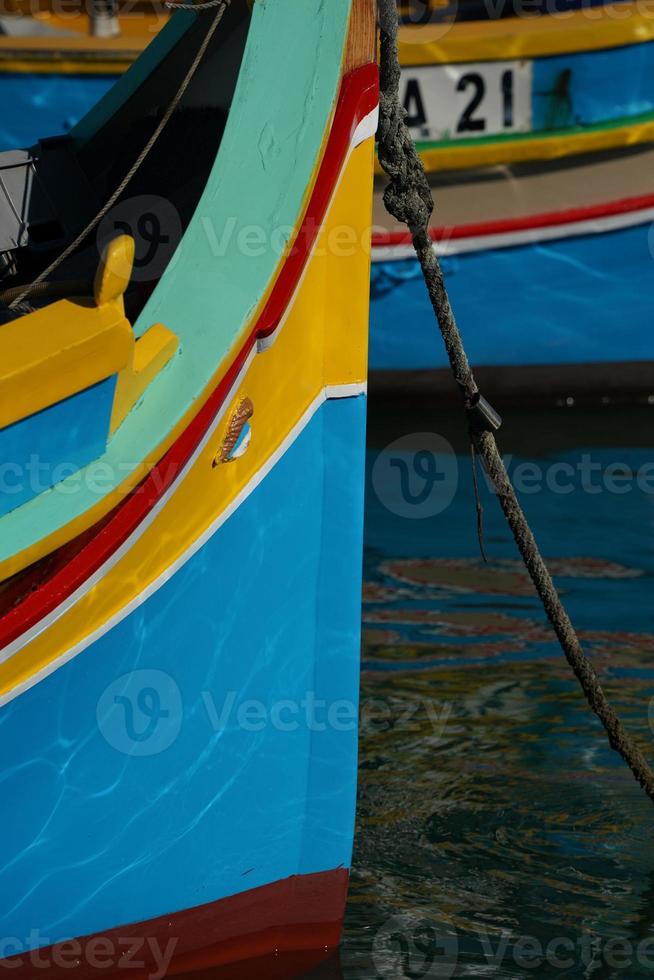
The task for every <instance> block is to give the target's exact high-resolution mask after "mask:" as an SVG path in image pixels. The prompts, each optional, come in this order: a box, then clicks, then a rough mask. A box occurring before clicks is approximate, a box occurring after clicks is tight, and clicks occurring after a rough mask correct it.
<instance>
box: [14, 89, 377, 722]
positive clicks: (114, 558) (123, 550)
mask: <svg viewBox="0 0 654 980" xmlns="http://www.w3.org/2000/svg"><path fill="white" fill-rule="evenodd" d="M378 115H379V107H378V108H377V109H376V110H374V111H373V112H372V113H369V115H368V116H366V117H365V119H363V120H362V122H361V123H360V124H359V126H358V127H357V129H356V130H355V133H354V137H353V140H352V143H351V145H350V149H349V151H348V154H347V156H346V158H345V160H344V161H343V166H342V168H341V173H340V175H339V179H338V181H337V184H336V186H335V188H334V191H333V194H332V197H331V199H330V202H329V205H328V207H327V210H326V212H325V214H326V215H328V214H329V212H330V210H331V207H332V204H333V202H334V199H335V197H336V194H337V192H338V190H339V188H340V185H341V182H342V179H343V175H344V173H345V170H346V168H347V165H348V163H349V161H350V158H351V155H352V152H353V150H354V149H355V147H356V146H357V145H359V144H360V143H361V142H363V141H364V140H365V139H368V138H370V136H371V135H374V134H375V132H376V128H377V118H378ZM371 127H374V128H372V129H371ZM357 139H359V143H357V142H356V140H357ZM316 245H317V241H316V242H315V243H314V246H313V248H312V250H311V252H310V254H309V256H308V257H307V262H306V264H305V267H304V269H303V271H302V275H301V277H300V280H299V282H298V283H297V285H296V288H295V290H294V292H293V296H292V297H291V299H290V302H289V304H288V306H287V308H286V311H285V313H284V316H283V318H282V319H281V321H280V323H279V324H278V326H277V328H276V330H275V332H274V333H273V334H272V335H271V336H270V337H266V338H264V339H263V340H261V341H258V342H257V344H256V346H255V347H254V348H253V349H252V350H251V351H250V353H249V355H248V357H247V360H246V361H245V363H244V364H243V367H242V368H241V370H240V372H239V374H238V376H237V378H236V380H235V381H234V384H233V385H232V387H231V388H230V390H229V392H228V394H227V395H226V396H225V399H224V400H223V403H222V406H221V408H220V410H219V412H218V413H217V415H216V417H215V419H214V421H213V423H212V424H211V426H210V427H209V429H208V430H207V432H206V433H205V435H204V436H203V438H202V440H201V442H200V444H199V445H198V447H197V448H196V450H195V452H194V453H193V455H192V456H191V457H190V459H189V460H188V462H187V463H186V465H185V466H184V467H183V468H182V470H180V472H179V474H178V475H177V477H176V478H175V480H174V481H173V483H172V484H171V486H170V487H169V488H168V490H166V492H165V493H164V494H163V495H162V496H161V497H160V499H159V500H158V501H157V502H156V504H155V505H154V506H153V508H152V509H151V510H150V511H149V512H148V514H147V515H146V517H145V518H144V519H143V521H142V522H141V523H140V524H139V526H138V527H137V528H136V529H135V530H134V531H133V532H132V534H131V535H130V536H129V537H128V538H127V539H126V540H125V541H124V542H123V544H122V545H121V546H120V547H119V548H117V549H116V551H115V552H114V553H113V554H112V555H111V556H110V557H109V558H108V559H107V561H106V562H104V563H103V564H102V565H101V566H100V567H99V568H98V569H97V570H96V571H95V572H94V573H93V574H92V575H91V576H89V578H88V579H86V580H85V581H84V582H83V583H82V585H80V587H79V588H78V589H76V590H75V592H72V593H71V594H70V595H69V596H68V597H67V598H66V599H65V600H64V601H63V602H62V603H60V604H59V605H58V606H57V607H56V609H53V610H52V611H51V612H50V613H49V614H48V615H47V616H45V617H43V619H41V620H39V622H38V623H35V624H34V626H32V627H31V628H30V629H29V630H27V631H26V632H25V633H23V634H21V636H19V637H18V638H17V639H16V640H14V641H13V642H12V643H9V644H7V646H5V647H4V648H2V649H1V650H0V664H2V663H5V662H6V661H7V660H9V659H11V657H13V656H15V655H16V654H17V653H18V652H19V651H20V650H22V649H23V648H24V647H25V646H27V644H29V643H31V642H32V640H34V639H36V638H37V637H38V636H40V635H41V634H42V633H43V632H45V631H46V630H47V629H49V628H50V626H52V625H53V623H55V622H57V620H58V619H60V618H61V617H62V616H64V615H65V614H66V613H67V612H68V611H69V610H70V609H72V607H73V606H75V605H76V604H77V603H78V602H79V601H80V599H82V598H83V597H84V596H85V595H87V593H88V592H90V590H91V589H92V588H94V587H95V586H96V585H97V584H98V583H99V582H100V581H101V580H102V579H103V578H104V577H105V575H107V574H108V572H110V571H111V569H112V568H113V567H114V566H115V565H116V564H117V563H118V562H119V561H120V560H121V559H122V558H123V557H124V556H125V555H126V554H127V552H128V551H129V550H130V549H131V548H132V547H133V545H134V544H135V543H136V541H138V539H139V538H140V537H141V536H142V535H143V534H144V533H145V531H146V530H147V529H148V527H150V525H151V524H152V523H153V521H154V520H155V519H156V518H157V516H158V515H159V514H160V513H161V511H162V510H163V508H164V507H165V506H166V504H167V503H168V501H169V500H170V499H171V497H172V496H173V494H174V493H176V491H177V488H178V487H179V485H180V484H181V482H182V481H183V480H184V479H185V478H186V476H187V474H188V473H189V471H190V470H191V468H192V467H193V465H194V464H195V462H196V460H197V459H198V458H199V456H200V455H201V454H202V452H203V450H204V449H205V447H206V445H207V443H208V441H209V440H210V439H212V438H213V436H214V435H215V432H216V429H217V428H218V426H219V425H220V423H221V422H222V420H223V418H224V416H225V413H226V412H227V409H228V408H229V406H230V403H231V402H232V401H233V398H234V396H235V394H236V392H237V390H238V388H239V386H240V384H241V382H242V381H243V378H244V377H245V375H246V373H247V371H248V369H249V367H250V365H251V364H252V361H253V359H254V357H255V356H256V355H257V353H260V352H263V351H265V350H268V349H269V348H270V347H271V346H272V345H273V343H274V341H275V338H276V337H277V335H278V333H279V332H280V331H281V330H282V328H283V327H284V325H285V323H286V321H287V319H288V317H289V315H290V313H291V311H292V309H293V307H294V305H295V303H296V300H297V297H298V295H299V292H300V289H301V287H302V283H303V282H304V279H305V276H306V274H307V270H308V268H309V265H310V262H311V258H312V256H313V252H314V250H315V247H316ZM352 388H353V389H354V390H351V389H352ZM344 391H348V392H350V393H349V394H344V393H341V392H344ZM365 391H366V386H365V385H363V386H361V385H359V386H356V385H355V386H349V385H346V386H344V387H343V388H341V387H338V386H330V387H328V388H326V389H325V398H348V397H353V396H355V395H358V394H362V393H365ZM64 662H65V661H64ZM35 683H36V682H35ZM29 686H31V685H29ZM3 703H4V702H3V701H2V699H0V704H3Z"/></svg>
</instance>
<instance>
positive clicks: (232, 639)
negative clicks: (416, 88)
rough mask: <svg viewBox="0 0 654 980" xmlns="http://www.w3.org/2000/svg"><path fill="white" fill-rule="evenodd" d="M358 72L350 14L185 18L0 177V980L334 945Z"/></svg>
mask: <svg viewBox="0 0 654 980" xmlns="http://www.w3.org/2000/svg"><path fill="white" fill-rule="evenodd" d="M221 13H223V14H224V17H223V19H222V21H221V22H220V24H219V25H218V26H217V19H218V17H219V15H220V14H221ZM214 31H215V33H213V32H214ZM204 45H207V47H206V51H205V53H204V55H203V56H202V57H201V58H200V60H199V67H198V68H197V70H196V71H195V73H192V72H190V70H189V69H190V66H192V65H193V63H194V62H195V61H196V60H197V59H198V58H199V56H200V55H201V54H202V46H204ZM374 53H375V25H374V11H373V4H372V2H370V0H352V2H351V0H331V2H330V3H329V4H328V5H326V4H324V3H323V2H322V0H303V2H302V4H300V5H298V4H294V3H293V4H290V3H287V2H286V0H266V2H265V3H255V4H254V6H253V8H252V12H251V10H250V5H249V4H248V3H247V2H246V0H232V3H231V5H230V6H229V7H227V8H226V9H225V8H220V9H218V8H216V9H211V10H208V11H206V12H204V13H200V14H196V13H193V12H183V13H178V14H176V15H175V17H173V19H172V20H171V22H170V24H169V25H168V26H167V28H166V29H164V31H162V32H161V34H160V35H159V36H158V37H157V39H156V40H155V41H154V42H153V45H152V46H151V47H150V48H149V49H148V51H147V54H146V56H145V57H144V58H142V59H140V60H139V61H138V62H137V63H136V65H135V66H134V67H133V68H132V69H131V70H130V71H129V72H128V73H127V74H126V75H124V76H123V77H122V79H121V80H120V82H119V83H118V84H117V86H116V87H115V88H114V89H112V91H111V92H110V93H109V95H108V96H107V97H106V98H105V99H104V100H103V101H101V102H100V103H99V105H98V107H97V108H96V109H95V110H94V112H93V113H92V114H91V116H89V117H88V118H86V119H85V120H83V121H82V123H81V124H80V125H79V126H77V127H76V128H75V130H74V131H73V133H72V134H71V137H70V138H69V139H66V140H54V141H52V140H50V141H43V142H41V143H40V144H39V145H38V146H37V147H36V148H34V149H32V150H30V151H25V152H22V153H17V152H12V153H8V154H4V155H2V156H0V178H1V181H0V189H1V192H0V214H1V215H2V219H1V220H0V235H2V239H1V245H0V256H1V264H0V268H1V269H2V273H1V275H2V278H1V280H0V294H1V295H0V299H2V301H3V303H4V306H3V308H2V317H3V320H4V321H5V322H4V323H3V324H2V325H1V326H0V458H1V460H2V483H1V486H0V514H1V516H0V580H1V581H2V585H1V586H0V651H1V652H0V729H1V731H2V742H1V746H2V749H1V751H2V765H1V767H0V772H1V773H2V784H3V792H2V797H1V801H0V809H1V811H2V814H1V820H0V823H1V825H2V834H1V835H0V880H1V882H2V906H3V914H2V936H3V937H4V938H3V939H2V949H1V950H0V956H1V957H2V960H0V965H2V966H5V967H7V968H11V969H12V971H13V976H15V977H30V978H32V977H34V975H35V972H38V970H36V967H37V966H38V967H39V969H40V968H42V967H43V966H44V965H45V966H47V968H48V969H49V971H50V972H49V973H48V976H50V977H54V978H56V977H65V976H68V975H69V973H70V969H71V966H74V967H75V970H76V972H75V976H77V977H87V976H96V975H98V974H102V975H104V976H107V975H112V973H114V972H115V970H116V968H117V967H124V968H125V970H126V971H128V973H129V975H132V976H141V975H142V976H145V975H150V976H157V977H160V976H163V975H164V972H165V971H167V972H168V975H173V974H177V973H181V972H185V971H191V970H192V969H198V968H209V967H212V968H213V967H214V966H215V965H220V964H223V965H225V964H226V965H227V966H226V969H227V970H228V974H227V975H229V976H230V977H234V976H237V975H243V976H245V975H250V974H246V973H242V974H241V973H238V972H237V971H236V967H235V965H234V964H236V963H237V962H241V961H243V960H247V959H251V958H254V957H262V956H264V955H267V954H269V953H275V954H276V955H277V956H278V957H281V956H282V954H284V953H285V952H291V951H295V952H306V953H308V952H311V951H318V954H319V955H324V951H325V949H326V948H330V947H333V946H335V945H337V944H338V942H339V934H340V927H341V922H342V918H343V914H344V903H345V897H346V890H347V883H348V868H349V866H350V858H351V849H352V838H353V827H354V812H355V798H356V771H357V723H356V703H357V693H358V677H359V635H360V589H361V558H362V555H361V552H362V510H363V482H364V476H363V470H364V441H365V440H364V434H365V406H366V402H365V391H366V368H367V327H368V288H369V275H370V271H369V263H370V255H369V249H367V248H366V247H365V244H360V245H358V246H357V247H356V248H354V249H353V248H348V249H347V250H335V249H333V248H327V247H325V243H326V242H328V241H329V240H330V236H331V235H333V234H334V229H336V230H337V231H338V230H339V229H342V228H343V226H345V225H347V227H348V228H350V229H354V230H355V231H356V237H357V241H358V242H360V243H365V237H366V233H368V234H369V230H370V218H371V214H370V212H371V200H372V175H373V160H374V146H373V142H374V140H373V137H374V133H375V130H376V120H377V112H378V78H377V68H376V64H375V63H374ZM191 75H192V77H191ZM182 80H184V81H185V82H188V83H189V84H188V87H187V88H186V89H184V86H183V85H182ZM182 92H183V95H182V96H181V101H179V102H178V101H177V100H178V99H180V94H181V93H182ZM173 109H174V111H173ZM170 113H172V114H170ZM168 114H170V120H169V122H167V124H165V125H163V126H162V123H165V120H166V116H167V115H168ZM157 131H159V136H158V139H156V140H155V141H154V143H152V141H153V140H154V137H155V135H156V132H157ZM147 141H150V143H151V144H152V148H151V149H150V152H149V154H148V155H147V156H143V154H142V152H141V151H142V149H143V147H144V145H145V144H146V142H147ZM137 157H140V159H141V165H140V167H139V168H138V170H137V172H136V173H135V174H134V176H133V177H132V179H131V182H130V183H129V186H128V188H127V189H126V190H125V191H124V193H123V194H122V196H121V197H120V200H119V201H118V202H117V204H116V206H115V207H114V208H113V209H112V210H111V211H110V212H109V213H108V214H107V215H106V216H105V218H104V219H103V221H102V223H101V224H100V225H99V227H98V231H97V234H96V232H95V231H94V232H93V234H92V235H91V236H88V237H86V238H85V239H84V240H83V242H82V243H81V244H80V245H79V247H77V248H75V249H74V250H73V251H72V252H71V253H70V254H69V255H68V257H67V258H66V259H65V261H63V262H62V263H61V264H60V265H59V267H58V268H57V270H56V273H54V272H53V271H52V268H53V265H54V264H53V262H52V258H53V256H62V255H63V254H65V252H64V250H65V249H66V246H67V245H69V243H74V242H75V240H76V236H77V237H78V233H79V231H80V229H81V228H84V227H85V226H88V224H87V223H89V222H91V219H93V218H94V216H95V217H97V215H98V212H99V211H100V210H105V209H104V208H103V202H106V201H109V200H111V199H112V197H113V196H115V194H114V193H113V192H114V191H115V190H116V189H118V187H119V186H120V185H121V183H122V181H123V179H124V177H125V176H126V174H127V172H128V170H129V169H130V168H132V165H133V163H134V161H135V160H136V159H137ZM154 226H156V227H157V229H158V232H159V234H158V235H157V236H154V235H152V234H150V231H151V230H152V228H153V227H154ZM144 228H146V231H147V233H143V229H144ZM98 249H99V250H100V253H101V255H102V259H101V260H100V262H99V264H98ZM68 251H70V249H68ZM47 268H50V270H51V271H50V272H48V274H47V276H46V277H45V279H44V278H43V276H41V277H40V278H41V279H42V280H43V281H41V282H40V283H39V286H38V287H36V288H32V289H31V290H29V289H27V290H26V287H27V286H30V285H31V284H33V283H34V281H35V279H39V274H40V273H42V272H45V271H46V270H47ZM94 275H95V279H94V280H93V276H94ZM57 296H59V297H61V296H63V297H64V298H59V299H57V298H56V297H57ZM25 304H28V307H27V308H26V306H25ZM7 937H11V938H7ZM318 954H316V955H318ZM139 962H140V963H141V964H142V970H141V972H139V970H138V969H136V970H135V969H134V968H135V964H138V963H139ZM171 964H172V966H171ZM275 969H277V968H275ZM130 971H131V972H130ZM214 975H216V976H217V975H218V974H214V973H211V976H212V977H213V976H214ZM258 975H270V976H274V975H275V971H274V970H272V969H271V970H270V971H269V972H266V971H264V972H259V974H258Z"/></svg>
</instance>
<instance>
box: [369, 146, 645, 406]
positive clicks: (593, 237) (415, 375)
mask: <svg viewBox="0 0 654 980" xmlns="http://www.w3.org/2000/svg"><path fill="white" fill-rule="evenodd" d="M653 172H654V151H653V150H651V149H644V150H643V149H640V150H638V151H624V152H622V153H620V154H618V155H615V154H613V155H611V156H608V157H606V156H605V157H603V158H601V159H598V158H597V157H593V158H590V159H584V160H581V161H580V160H576V161H574V162H573V163H568V164H566V165H559V166H558V167H557V168H556V169H552V168H548V169H546V170H545V169H543V168H538V169H536V168H530V169H527V170H526V169H524V168H523V169H522V170H521V171H517V170H509V169H507V168H491V169H488V170H486V171H483V172H477V173H475V174H466V175H458V176H457V177H456V178H455V177H454V176H451V178H450V180H449V181H448V180H447V179H446V178H441V180H440V181H434V183H435V184H436V187H435V192H436V202H437V219H438V221H439V226H440V227H438V228H434V230H433V238H434V243H435V245H434V247H435V248H436V249H437V251H438V253H439V254H440V256H441V261H442V265H443V270H444V273H445V279H446V284H447V287H448V290H449V293H450V296H451V299H452V305H453V307H454V309H455V311H456V313H457V319H458V322H459V325H460V327H461V330H462V333H463V337H464V340H465V343H466V347H467V349H468V353H469V355H470V358H471V361H472V363H473V365H474V366H475V369H476V371H477V373H478V376H479V379H480V382H481V384H482V386H483V388H484V390H485V391H488V392H490V393H493V394H496V395H500V396H504V397H516V398H519V399H520V400H522V401H525V400H529V399H530V398H541V397H547V398H555V399H560V400H563V401H568V402H569V401H571V400H575V399H577V398H582V397H585V396H590V397H592V398H600V399H605V400H606V399H611V398H625V397H626V398H630V399H632V398H641V399H648V398H650V397H651V396H652V394H653V393H654V372H653V369H654V339H653V337H652V323H653V322H654V288H653V286H652V283H653V272H654V266H653V262H654V258H653V255H654V234H653V232H652V221H653V220H654V194H653V193H652V176H651V175H652V173H653ZM376 221H377V225H378V226H383V224H384V222H385V221H386V222H387V221H388V219H387V218H384V212H383V206H382V204H381V201H380V199H379V198H378V200H377V215H376ZM407 324H410V329H407ZM370 370H371V373H372V374H371V384H373V385H374V386H375V387H376V388H383V389H384V390H396V391H397V390H411V391H416V389H417V387H419V386H422V387H427V389H428V390H430V391H434V390H440V389H443V390H446V391H450V390H451V385H452V382H451V378H450V371H449V367H448V365H447V359H446V355H445V351H444V349H443V346H442V342H441V338H440V335H439V334H438V332H437V330H436V327H435V324H434V319H433V311H432V309H431V306H430V303H429V299H428V296H427V293H426V289H425V285H424V282H423V279H422V275H421V271H420V268H419V265H418V263H417V261H416V259H415V256H414V254H413V250H412V245H411V242H410V238H409V236H408V235H407V234H406V230H404V231H403V230H402V229H401V228H395V227H389V228H388V230H387V231H386V232H381V231H378V233H377V235H376V236H375V239H374V247H373V272H372V325H371V339H370Z"/></svg>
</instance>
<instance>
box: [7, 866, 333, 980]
mask: <svg viewBox="0 0 654 980" xmlns="http://www.w3.org/2000/svg"><path fill="white" fill-rule="evenodd" d="M348 880H349V875H348V872H347V871H346V870H345V869H344V868H339V869H337V870H335V871H326V872H322V873H320V874H313V875H301V876H296V877H293V878H287V879H286V880H285V881H278V882H275V883H274V884H272V885H264V886H263V887H261V888H254V889H252V890H250V891H247V892H244V893H243V894H241V895H234V896H231V897H229V898H224V899H222V900H220V901H217V902H211V903H210V904H208V905H202V906H199V907H198V908H195V909H189V910H187V911H182V912H176V913H173V914H172V915H165V916H161V917H160V918H158V919H151V920H150V921H149V922H141V923H137V924H135V925H125V926H122V927H120V928H116V929H111V930H109V931H107V932H103V933H96V934H95V935H93V936H85V937H84V938H80V939H76V940H73V941H72V942H70V943H60V944H59V945H57V946H50V947H48V948H46V949H41V950H39V951H38V953H35V954H32V955H31V956H30V955H29V954H24V955H23V956H13V957H8V958H6V959H0V972H4V970H6V972H7V976H11V977H14V978H16V980H28V978H29V980H34V978H35V977H37V976H39V975H40V974H41V973H43V974H44V975H45V976H47V977H48V980H66V978H67V977H70V975H71V972H72V973H73V974H74V977H75V980H96V978H97V977H118V976H125V977H131V978H132V980H141V978H144V977H152V975H153V974H154V973H155V970H156V969H157V967H159V966H161V963H160V962H157V956H156V951H160V952H161V953H165V952H166V951H170V953H171V954H172V961H171V963H170V966H169V968H168V970H167V971H166V976H168V977H173V976H186V975H189V974H192V975H193V976H197V975H198V971H202V972H201V973H200V976H206V977H207V978H209V977H211V978H212V980H223V978H224V980H227V978H229V980H238V978H243V980H245V977H249V978H253V977H257V978H259V977H266V978H268V977H270V978H271V980H273V978H274V977H275V976H279V977H280V978H281V977H285V978H286V980H288V978H289V977H292V976H299V975H301V974H302V972H303V970H304V971H306V970H308V969H310V968H311V967H312V966H313V965H315V963H316V958H318V961H319V960H320V959H326V958H327V956H328V955H329V952H330V951H333V950H335V949H336V948H337V947H338V944H339V942H340V936H341V930H342V925H343V916H344V914H345V902H346V899H347V887H348ZM318 953H319V954H320V955H318ZM280 954H281V955H282V959H281V960H280ZM284 954H286V955H284ZM289 954H294V955H293V956H289ZM135 961H140V963H141V964H142V966H140V965H137V963H136V962H135ZM253 961H255V966H256V971H257V972H253V970H252V966H251V965H252V962H253ZM248 964H250V965H248ZM282 964H283V965H284V967H285V969H284V971H283V972H282V971H281V970H280V969H279V968H280V966H281V965H282ZM292 964H294V966H295V968H297V972H294V971H293V970H289V966H290V965H292Z"/></svg>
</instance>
